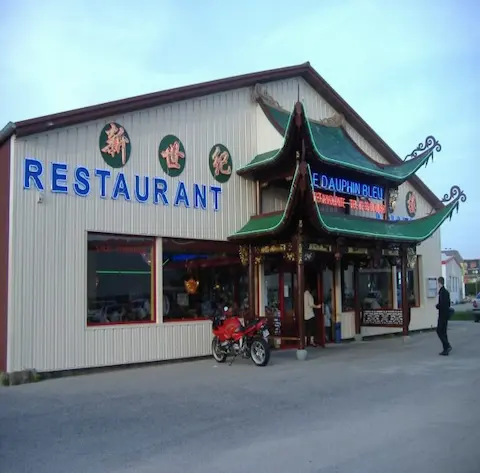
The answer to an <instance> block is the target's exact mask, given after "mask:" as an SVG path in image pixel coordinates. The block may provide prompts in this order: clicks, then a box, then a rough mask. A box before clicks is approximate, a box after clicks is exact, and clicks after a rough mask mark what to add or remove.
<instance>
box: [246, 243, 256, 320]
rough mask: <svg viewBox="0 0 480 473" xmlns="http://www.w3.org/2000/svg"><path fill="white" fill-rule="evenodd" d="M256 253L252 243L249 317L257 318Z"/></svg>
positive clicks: (249, 249)
mask: <svg viewBox="0 0 480 473" xmlns="http://www.w3.org/2000/svg"><path fill="white" fill-rule="evenodd" d="M255 293H256V288H255V254H254V248H253V246H252V245H250V246H249V248H248V308H249V318H250V320H253V319H254V318H255V311H256V304H255Z"/></svg>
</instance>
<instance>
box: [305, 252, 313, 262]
mask: <svg viewBox="0 0 480 473" xmlns="http://www.w3.org/2000/svg"><path fill="white" fill-rule="evenodd" d="M314 258H315V253H314V252H313V251H305V252H304V253H303V261H305V262H307V263H308V262H311V261H313V260H314Z"/></svg>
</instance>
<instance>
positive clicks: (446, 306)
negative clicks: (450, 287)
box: [437, 276, 452, 356]
mask: <svg viewBox="0 0 480 473" xmlns="http://www.w3.org/2000/svg"><path fill="white" fill-rule="evenodd" d="M438 286H439V290H438V304H437V310H438V322H437V335H438V338H439V339H440V341H441V342H442V345H443V351H442V352H440V353H439V354H440V355H442V356H448V354H449V353H450V352H451V351H452V346H451V345H450V343H449V342H448V336H447V327H448V318H449V316H450V293H449V292H448V291H447V290H446V289H445V279H444V278H442V277H441V276H440V277H439V278H438Z"/></svg>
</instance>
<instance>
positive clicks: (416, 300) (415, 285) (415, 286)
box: [397, 256, 420, 309]
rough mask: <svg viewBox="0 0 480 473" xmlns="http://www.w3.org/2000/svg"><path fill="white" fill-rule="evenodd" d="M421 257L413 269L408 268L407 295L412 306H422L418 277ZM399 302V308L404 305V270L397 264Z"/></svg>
mask: <svg viewBox="0 0 480 473" xmlns="http://www.w3.org/2000/svg"><path fill="white" fill-rule="evenodd" d="M419 262H420V257H419V256H417V261H416V264H415V267H414V268H413V269H408V270H407V297H408V303H409V305H410V307H420V284H419V282H420V278H419V277H418V266H419ZM397 304H398V308H399V309H400V308H401V307H402V271H401V270H400V267H399V266H397Z"/></svg>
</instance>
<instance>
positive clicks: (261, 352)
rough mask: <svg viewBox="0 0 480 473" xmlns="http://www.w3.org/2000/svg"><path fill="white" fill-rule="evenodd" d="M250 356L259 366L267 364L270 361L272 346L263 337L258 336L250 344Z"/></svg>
mask: <svg viewBox="0 0 480 473" xmlns="http://www.w3.org/2000/svg"><path fill="white" fill-rule="evenodd" d="M250 358H251V359H252V361H253V362H254V363H255V365H257V366H267V364H268V362H269V361H270V347H269V346H268V343H267V342H266V341H265V340H264V339H263V338H256V339H255V340H253V342H252V344H251V345H250Z"/></svg>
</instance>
